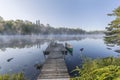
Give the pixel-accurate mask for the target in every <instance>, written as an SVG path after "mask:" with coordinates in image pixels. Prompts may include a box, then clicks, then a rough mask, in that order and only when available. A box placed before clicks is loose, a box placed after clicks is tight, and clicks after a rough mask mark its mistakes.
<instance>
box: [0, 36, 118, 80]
mask: <svg viewBox="0 0 120 80" xmlns="http://www.w3.org/2000/svg"><path fill="white" fill-rule="evenodd" d="M51 40H54V41H57V42H60V43H63V44H65V43H66V42H67V43H70V44H71V45H72V46H73V52H72V53H70V52H68V54H67V55H65V61H66V64H67V67H68V71H69V74H70V75H71V76H74V75H73V73H71V71H72V70H73V69H74V68H75V67H76V66H81V64H82V57H81V55H82V54H83V55H86V56H87V57H90V58H97V57H107V56H118V53H116V52H114V50H115V49H116V47H117V46H114V47H108V46H107V45H106V44H104V41H103V35H102V36H101V35H97V36H95V35H94V36H93V35H89V36H88V35H87V36H85V35H71V36H65V35H64V36H58V35H57V36H47V35H46V36H44V37H43V36H39V35H38V36H0V41H1V43H0V74H5V73H10V74H12V73H18V72H23V73H24V74H25V76H26V77H27V78H28V79H30V80H34V79H35V78H36V77H37V76H38V75H39V73H40V68H41V66H42V65H43V64H44V62H45V60H46V58H47V55H44V53H43V51H44V50H45V49H46V47H47V46H48V44H49V43H50V42H51ZM117 48H118V47H117ZM110 49H111V50H110Z"/></svg>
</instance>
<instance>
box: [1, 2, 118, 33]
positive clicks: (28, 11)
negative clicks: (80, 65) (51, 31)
mask: <svg viewBox="0 0 120 80" xmlns="http://www.w3.org/2000/svg"><path fill="white" fill-rule="evenodd" d="M118 6H120V0H0V16H2V17H3V18H4V19H5V20H10V19H13V20H16V19H22V20H29V21H32V22H35V21H36V20H40V22H41V23H42V24H47V23H49V24H50V25H51V26H53V27H70V28H82V29H84V30H87V31H90V30H104V29H105V27H107V24H108V23H110V21H112V20H113V19H114V17H108V16H107V14H108V13H112V11H113V10H114V9H115V8H117V7H118Z"/></svg>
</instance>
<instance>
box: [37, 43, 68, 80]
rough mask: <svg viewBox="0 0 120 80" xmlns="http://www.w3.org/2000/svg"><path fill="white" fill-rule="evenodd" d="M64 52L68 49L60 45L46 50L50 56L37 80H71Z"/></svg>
mask: <svg viewBox="0 0 120 80" xmlns="http://www.w3.org/2000/svg"><path fill="white" fill-rule="evenodd" d="M62 51H66V49H65V47H64V45H63V44H58V43H57V44H55V45H52V46H51V45H49V46H48V47H47V48H46V52H49V55H48V58H47V59H46V62H45V64H44V65H43V67H42V69H41V73H40V75H39V76H38V78H37V80H69V78H70V76H69V74H68V70H67V67H66V64H65V60H64V54H62Z"/></svg>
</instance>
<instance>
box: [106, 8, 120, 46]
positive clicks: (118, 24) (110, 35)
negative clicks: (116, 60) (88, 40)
mask: <svg viewBox="0 0 120 80" xmlns="http://www.w3.org/2000/svg"><path fill="white" fill-rule="evenodd" d="M108 16H115V20H113V21H111V23H110V24H108V25H109V27H106V30H107V31H106V36H105V41H106V43H107V44H117V45H120V6H119V7H118V8H117V9H115V10H114V11H113V13H112V14H108Z"/></svg>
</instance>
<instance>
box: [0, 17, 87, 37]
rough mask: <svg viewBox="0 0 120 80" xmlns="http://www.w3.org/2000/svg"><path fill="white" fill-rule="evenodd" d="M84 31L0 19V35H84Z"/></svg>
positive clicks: (38, 22) (26, 21)
mask: <svg viewBox="0 0 120 80" xmlns="http://www.w3.org/2000/svg"><path fill="white" fill-rule="evenodd" d="M85 32H86V31H85V30H82V29H79V28H76V29H74V28H65V27H60V28H54V27H52V26H50V24H46V25H44V24H40V21H39V20H37V21H36V23H33V22H31V21H28V20H25V21H23V20H19V19H18V20H4V19H3V18H2V17H0V34H7V35H8V34H9V35H14V34H18V35H19V34H22V35H26V34H27V35H28V34H29V35H30V34H85Z"/></svg>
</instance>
